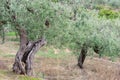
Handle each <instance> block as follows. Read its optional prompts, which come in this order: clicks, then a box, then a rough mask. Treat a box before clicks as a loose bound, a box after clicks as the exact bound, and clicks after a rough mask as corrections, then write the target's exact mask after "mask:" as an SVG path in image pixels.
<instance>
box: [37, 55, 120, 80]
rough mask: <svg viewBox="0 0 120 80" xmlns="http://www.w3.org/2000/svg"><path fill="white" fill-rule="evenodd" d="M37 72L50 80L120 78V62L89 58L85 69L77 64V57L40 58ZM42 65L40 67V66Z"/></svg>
mask: <svg viewBox="0 0 120 80" xmlns="http://www.w3.org/2000/svg"><path fill="white" fill-rule="evenodd" d="M37 60H39V62H40V63H36V64H35V66H36V67H35V72H36V73H37V74H39V72H41V73H43V75H44V78H46V79H48V80H120V64H119V63H115V62H114V63H113V62H111V61H108V60H103V59H99V58H89V57H88V58H87V59H86V61H85V64H84V69H83V70H81V69H79V68H78V67H77V65H76V62H77V61H76V58H75V57H72V56H71V57H69V58H68V57H67V58H66V59H65V60H61V59H51V58H38V59H37ZM39 65H40V67H38V66H39ZM36 76H37V75H36Z"/></svg>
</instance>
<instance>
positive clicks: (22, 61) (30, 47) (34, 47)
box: [13, 28, 46, 76]
mask: <svg viewBox="0 0 120 80" xmlns="http://www.w3.org/2000/svg"><path fill="white" fill-rule="evenodd" d="M18 32H19V36H20V48H19V50H18V52H17V54H16V57H15V62H14V64H13V72H15V73H18V74H24V75H25V74H26V75H30V76H31V75H32V74H33V71H32V70H33V58H34V55H35V53H36V52H37V51H38V50H39V48H41V47H42V46H43V45H44V44H45V43H46V41H45V40H44V39H43V38H41V39H38V40H37V41H34V42H33V41H28V39H27V34H26V31H25V30H24V29H22V28H21V29H20V30H19V31H18Z"/></svg>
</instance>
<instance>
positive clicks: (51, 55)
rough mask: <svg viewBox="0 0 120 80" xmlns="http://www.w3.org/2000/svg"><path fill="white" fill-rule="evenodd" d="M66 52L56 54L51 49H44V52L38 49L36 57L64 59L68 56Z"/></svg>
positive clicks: (60, 51) (61, 51)
mask: <svg viewBox="0 0 120 80" xmlns="http://www.w3.org/2000/svg"><path fill="white" fill-rule="evenodd" d="M68 55H70V54H68V53H67V52H65V51H64V50H59V51H58V52H57V53H55V52H54V49H52V48H46V50H42V49H40V51H39V52H38V53H37V56H43V57H48V58H65V57H66V56H68Z"/></svg>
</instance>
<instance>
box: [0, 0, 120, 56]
mask: <svg viewBox="0 0 120 80" xmlns="http://www.w3.org/2000/svg"><path fill="white" fill-rule="evenodd" d="M6 1H7V0H2V2H1V3H0V6H1V7H0V11H1V12H2V13H0V21H3V20H4V21H7V23H8V24H9V26H10V28H12V29H14V27H15V25H14V23H12V22H11V15H13V14H14V15H16V16H17V17H16V19H17V22H16V23H19V24H20V25H21V27H23V28H25V29H26V30H27V34H28V37H29V39H30V40H36V39H38V38H40V37H41V36H44V37H45V38H46V40H47V43H48V45H52V46H55V47H59V48H61V47H67V48H70V49H71V50H73V51H79V50H80V48H81V46H82V44H84V43H87V45H88V46H89V47H90V48H92V47H94V46H95V45H98V46H99V48H101V47H102V49H101V53H104V54H105V55H110V56H116V55H117V56H118V55H119V56H120V53H119V52H120V43H119V41H120V19H119V15H117V13H116V12H114V11H112V10H104V9H103V8H102V7H104V6H106V5H107V6H110V7H111V8H113V9H116V10H119V9H118V8H119V7H120V6H119V5H118V4H119V3H120V1H119V0H10V10H7V9H6V7H5V5H6ZM98 6H102V7H100V9H98ZM99 10H100V11H99ZM99 16H101V17H99ZM103 16H106V17H107V19H106V18H104V17H103ZM109 18H112V19H109ZM46 24H47V25H46ZM2 26H3V25H2ZM14 30H15V29H14Z"/></svg>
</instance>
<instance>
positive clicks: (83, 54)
mask: <svg viewBox="0 0 120 80" xmlns="http://www.w3.org/2000/svg"><path fill="white" fill-rule="evenodd" d="M87 50H88V47H87V45H86V44H83V47H82V49H81V53H80V56H79V58H78V66H79V67H80V68H81V69H82V68H83V63H84V60H85V58H86V54H87Z"/></svg>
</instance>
